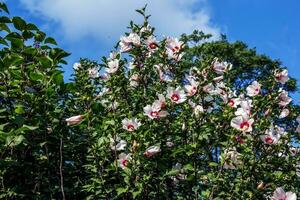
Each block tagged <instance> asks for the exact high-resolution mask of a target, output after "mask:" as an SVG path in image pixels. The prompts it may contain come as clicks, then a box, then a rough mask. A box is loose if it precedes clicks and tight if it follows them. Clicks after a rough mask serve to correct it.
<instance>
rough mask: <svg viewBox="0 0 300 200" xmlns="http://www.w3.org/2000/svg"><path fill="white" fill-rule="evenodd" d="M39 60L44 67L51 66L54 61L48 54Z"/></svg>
mask: <svg viewBox="0 0 300 200" xmlns="http://www.w3.org/2000/svg"><path fill="white" fill-rule="evenodd" d="M39 61H40V63H41V65H42V67H44V68H51V67H52V64H53V61H52V59H51V58H49V57H48V56H46V57H41V58H39Z"/></svg>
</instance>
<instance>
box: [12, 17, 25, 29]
mask: <svg viewBox="0 0 300 200" xmlns="http://www.w3.org/2000/svg"><path fill="white" fill-rule="evenodd" d="M12 22H13V24H14V27H15V28H16V29H18V30H20V31H22V30H25V29H26V22H25V21H24V20H23V19H22V18H21V17H14V18H13V19H12Z"/></svg>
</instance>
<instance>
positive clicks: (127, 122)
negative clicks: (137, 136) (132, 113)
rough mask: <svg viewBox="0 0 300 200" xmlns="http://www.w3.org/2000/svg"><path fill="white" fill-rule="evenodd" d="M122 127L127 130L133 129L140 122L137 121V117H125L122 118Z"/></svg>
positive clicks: (136, 127)
mask: <svg viewBox="0 0 300 200" xmlns="http://www.w3.org/2000/svg"><path fill="white" fill-rule="evenodd" d="M122 125H123V129H125V130H127V131H130V132H132V131H135V130H137V129H138V127H139V126H141V123H140V122H139V121H138V119H137V118H132V119H128V118H125V119H123V120H122Z"/></svg>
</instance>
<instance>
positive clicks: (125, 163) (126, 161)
mask: <svg viewBox="0 0 300 200" xmlns="http://www.w3.org/2000/svg"><path fill="white" fill-rule="evenodd" d="M127 164H128V160H125V159H124V160H122V165H123V166H125V167H126V165H127Z"/></svg>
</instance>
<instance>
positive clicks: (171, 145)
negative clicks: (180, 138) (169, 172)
mask: <svg viewBox="0 0 300 200" xmlns="http://www.w3.org/2000/svg"><path fill="white" fill-rule="evenodd" d="M166 145H167V147H169V148H172V147H173V146H174V142H171V141H167V142H166Z"/></svg>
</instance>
